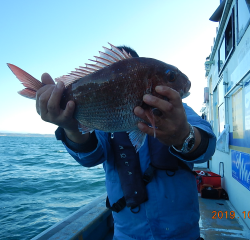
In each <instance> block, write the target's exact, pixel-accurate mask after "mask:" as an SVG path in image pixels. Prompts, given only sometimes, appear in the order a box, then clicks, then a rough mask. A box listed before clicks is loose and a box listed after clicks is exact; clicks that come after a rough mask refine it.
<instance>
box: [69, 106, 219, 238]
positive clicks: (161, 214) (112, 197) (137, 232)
mask: <svg viewBox="0 0 250 240" xmlns="http://www.w3.org/2000/svg"><path fill="white" fill-rule="evenodd" d="M183 106H184V108H185V111H186V115H187V120H188V122H189V123H190V124H191V125H193V126H194V127H197V128H199V129H202V130H203V131H205V132H207V133H208V135H209V144H208V147H207V150H206V152H205V153H204V154H202V155H201V156H200V157H198V158H197V159H195V160H192V161H190V160H185V159H183V158H182V156H181V155H179V154H178V153H176V152H172V151H171V148H169V151H170V153H171V154H174V155H175V156H176V157H177V158H179V159H180V160H182V161H184V162H185V163H186V164H187V165H188V166H189V167H190V169H193V165H194V163H203V162H206V161H208V160H209V159H210V158H211V156H212V155H213V153H214V150H215V145H216V137H215V135H214V133H213V131H212V129H211V126H210V124H209V123H208V122H206V121H205V120H203V119H201V117H200V116H198V115H197V114H196V113H195V112H194V111H193V110H192V109H191V108H190V107H188V106H187V104H185V103H183ZM95 133H96V137H97V140H98V144H97V147H96V149H95V150H94V151H92V152H89V153H82V152H74V151H72V150H71V149H69V148H68V147H67V146H66V145H65V147H66V149H67V150H68V152H69V153H70V154H71V155H72V157H73V158H74V159H75V160H76V161H77V162H78V163H80V164H81V165H83V166H85V167H93V166H96V165H98V164H103V168H104V170H105V173H106V188H107V193H108V197H109V201H110V204H111V206H112V205H113V204H114V203H115V202H117V201H118V200H119V199H120V198H122V197H123V192H122V188H121V183H120V179H119V175H118V172H117V170H116V167H115V161H114V153H113V151H111V146H110V142H109V134H108V133H105V132H102V131H97V130H96V131H95ZM139 160H140V166H141V171H142V173H144V172H145V171H146V169H147V168H148V166H149V164H150V156H149V148H148V141H147V139H146V141H145V143H144V145H143V146H142V147H141V149H140V150H139ZM146 189H147V194H148V200H147V201H146V202H144V203H142V204H141V205H140V211H139V212H138V213H132V212H131V211H130V209H129V208H128V207H125V208H124V209H123V210H122V211H120V212H119V213H116V212H113V217H114V226H115V228H114V239H119V240H120V239H126V240H128V239H131V240H132V239H141V240H149V239H154V240H160V239H178V240H180V239H183V240H188V239H190V240H196V239H198V238H199V236H200V229H199V218H200V214H199V203H198V193H197V186H196V180H195V177H194V175H193V174H192V172H191V171H188V170H186V169H184V168H181V167H179V169H178V171H176V173H175V174H174V176H168V175H167V174H166V171H165V170H157V171H156V173H155V175H154V178H153V180H152V181H151V182H150V183H149V184H147V186H146Z"/></svg>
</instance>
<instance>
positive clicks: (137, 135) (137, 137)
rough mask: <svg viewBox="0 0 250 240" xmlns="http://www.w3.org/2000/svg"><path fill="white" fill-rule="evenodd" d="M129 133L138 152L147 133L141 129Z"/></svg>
mask: <svg viewBox="0 0 250 240" xmlns="http://www.w3.org/2000/svg"><path fill="white" fill-rule="evenodd" d="M128 133H129V139H130V141H131V143H132V145H133V146H134V147H135V149H136V152H138V151H139V149H140V148H141V146H142V145H143V144H144V142H145V139H146V136H147V134H146V133H144V132H142V131H141V130H139V129H136V130H133V131H129V132H128Z"/></svg>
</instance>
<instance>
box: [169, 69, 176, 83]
mask: <svg viewBox="0 0 250 240" xmlns="http://www.w3.org/2000/svg"><path fill="white" fill-rule="evenodd" d="M168 75H169V81H170V82H173V81H174V80H175V78H176V74H175V72H174V71H170V72H169V73H168Z"/></svg>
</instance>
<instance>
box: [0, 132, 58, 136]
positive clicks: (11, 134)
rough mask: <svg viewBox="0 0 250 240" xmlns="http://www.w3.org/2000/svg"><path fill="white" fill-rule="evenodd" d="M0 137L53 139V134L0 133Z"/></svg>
mask: <svg viewBox="0 0 250 240" xmlns="http://www.w3.org/2000/svg"><path fill="white" fill-rule="evenodd" d="M0 137H55V135H54V134H39V133H4V132H0Z"/></svg>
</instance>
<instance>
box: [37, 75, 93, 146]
mask: <svg viewBox="0 0 250 240" xmlns="http://www.w3.org/2000/svg"><path fill="white" fill-rule="evenodd" d="M42 82H43V83H44V84H46V85H45V86H44V87H42V88H40V89H39V90H38V91H37V94H36V110H37V113H38V114H39V115H40V116H41V118H42V120H44V121H46V122H50V123H53V124H55V125H57V126H59V127H62V128H64V131H65V133H66V135H67V136H68V138H70V139H71V140H72V141H73V142H76V143H84V142H85V141H86V140H87V139H88V137H89V133H87V134H84V135H82V134H81V133H80V132H79V130H78V122H77V120H76V119H74V118H73V113H74V109H75V103H74V102H73V101H69V102H68V103H67V106H66V108H65V110H63V109H61V108H60V100H61V97H62V93H63V90H64V84H63V83H62V82H58V83H57V85H55V82H54V81H53V80H52V78H51V76H50V75H49V74H48V73H44V74H43V75H42Z"/></svg>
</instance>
